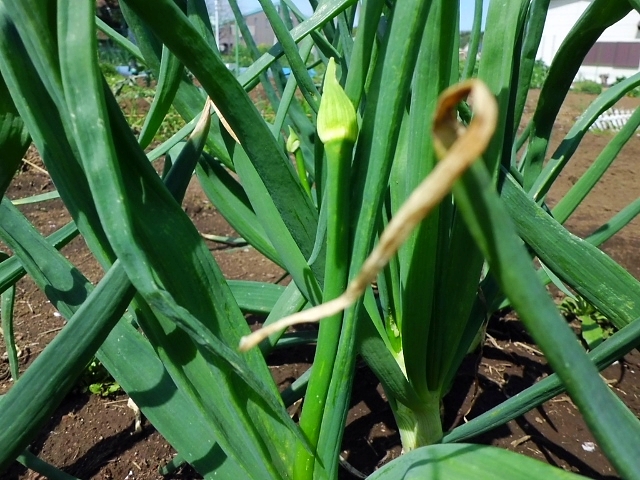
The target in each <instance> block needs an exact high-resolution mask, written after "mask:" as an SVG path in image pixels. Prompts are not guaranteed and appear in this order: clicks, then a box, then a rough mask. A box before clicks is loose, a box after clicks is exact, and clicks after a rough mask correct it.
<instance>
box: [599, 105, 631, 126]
mask: <svg viewBox="0 0 640 480" xmlns="http://www.w3.org/2000/svg"><path fill="white" fill-rule="evenodd" d="M631 114H633V110H618V109H617V108H615V109H614V108H610V109H609V110H607V111H606V112H604V113H603V114H602V115H600V116H599V117H598V119H597V120H596V121H595V122H594V123H593V125H591V127H590V128H589V130H620V129H621V128H622V127H623V126H624V124H625V123H627V121H628V120H629V118H631Z"/></svg>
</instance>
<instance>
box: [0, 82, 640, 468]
mask: <svg viewBox="0 0 640 480" xmlns="http://www.w3.org/2000/svg"><path fill="white" fill-rule="evenodd" d="M535 96H537V92H532V97H535ZM591 100H592V97H589V96H587V95H578V94H571V95H570V96H569V98H568V100H567V103H566V105H565V107H564V108H563V111H562V113H561V115H560V117H559V120H558V122H557V125H556V132H555V134H554V144H557V143H559V141H560V139H561V138H562V136H563V135H564V134H566V132H567V131H568V129H569V127H570V125H571V124H572V123H573V122H574V121H575V119H576V117H577V116H578V115H579V114H580V113H581V112H582V110H583V109H584V108H585V107H586V106H587V105H588V104H589V102H590V101H591ZM624 102H625V105H624V106H625V107H633V108H635V107H637V106H638V105H639V104H640V101H638V100H636V99H624ZM627 104H628V105H627ZM529 114H530V112H529ZM611 138H612V134H609V133H601V134H588V135H587V136H586V138H585V139H584V141H583V142H582V146H581V147H580V149H579V151H578V152H577V153H576V155H575V156H574V159H573V160H572V161H571V163H570V165H569V167H568V169H567V171H566V172H564V173H563V175H562V177H561V178H560V179H559V181H558V182H556V186H554V188H553V190H552V191H551V194H550V201H551V203H553V199H554V198H558V197H559V196H560V195H562V194H563V193H564V192H566V191H567V189H568V188H569V187H570V186H571V185H572V184H573V182H575V179H576V178H577V177H578V176H579V175H580V174H581V173H582V172H583V171H584V170H585V169H586V168H587V167H588V166H589V165H590V163H591V162H592V161H593V160H594V159H595V157H596V156H597V154H598V153H599V152H600V151H601V150H602V148H603V147H604V146H605V145H606V143H607V142H608V141H609V140H610V139H611ZM639 154H640V140H638V139H637V138H634V139H632V140H631V141H630V142H629V144H628V146H627V147H626V148H625V149H624V151H623V152H622V153H621V155H620V156H619V158H618V159H617V160H616V162H615V163H614V165H613V166H612V168H611V169H610V171H609V172H608V173H607V174H606V175H605V177H604V178H603V180H602V181H601V182H600V184H599V185H598V187H597V188H596V189H595V191H594V192H593V193H591V194H590V195H589V196H588V197H587V199H586V201H585V202H584V203H583V205H582V206H581V207H580V208H579V209H578V211H577V212H576V213H575V214H574V215H573V217H572V218H571V219H570V220H569V222H567V225H568V226H569V228H570V229H571V230H572V231H574V232H575V233H577V234H579V235H581V236H584V235H587V234H589V233H590V232H592V231H593V230H595V229H596V228H597V227H599V226H600V225H601V224H603V223H604V222H606V220H607V219H608V218H610V217H611V216H612V215H613V214H615V213H616V212H617V211H618V210H620V209H621V208H622V207H624V206H625V205H627V204H628V203H629V202H630V201H632V200H634V199H635V198H637V197H638V194H639V193H640V182H638V181H637V177H636V175H637V172H638V167H637V163H636V162H637V159H638V158H639ZM27 160H29V161H30V162H32V163H35V164H38V163H39V162H38V158H37V153H36V152H35V151H30V152H29V154H28V156H27ZM52 189H53V185H52V183H51V181H50V179H49V177H48V175H47V174H46V172H41V171H40V170H38V169H36V168H34V167H27V168H25V171H23V172H21V173H20V174H19V175H18V176H17V177H16V179H15V180H14V182H13V184H12V186H11V188H10V190H9V196H10V197H11V198H20V197H26V196H30V195H34V194H38V193H42V192H45V191H48V190H52ZM184 205H185V210H186V212H187V213H188V214H189V216H190V217H191V218H192V219H193V221H194V223H195V224H196V225H197V227H198V229H199V230H200V231H201V232H203V233H208V234H216V235H230V236H233V235H234V232H233V230H232V229H231V228H230V227H229V226H228V224H227V223H226V222H225V221H224V219H223V218H222V217H221V215H220V214H219V213H218V212H217V211H216V210H215V209H214V208H213V207H211V205H210V204H209V202H208V201H207V200H206V198H205V196H204V195H203V193H202V192H201V190H200V189H199V188H198V186H197V185H195V184H192V185H191V186H190V188H189V191H188V194H187V197H186V199H185V203H184ZM22 211H23V212H25V214H26V215H27V216H28V217H29V219H30V220H31V221H32V222H33V223H34V225H35V226H36V227H37V228H38V229H40V231H41V232H43V233H47V234H48V233H51V232H53V231H55V230H56V229H57V228H60V227H61V226H62V225H64V224H65V223H66V222H67V221H68V220H69V216H68V214H67V213H66V210H65V209H64V206H63V205H62V203H61V202H60V201H59V200H57V201H49V202H46V203H43V204H38V205H36V206H26V207H24V208H22ZM639 236H640V221H639V220H638V219H636V220H634V221H633V222H632V223H631V224H630V225H629V226H627V227H626V228H625V229H624V230H623V231H622V232H620V233H619V234H618V235H616V236H615V237H614V238H613V239H612V240H610V241H609V242H607V243H606V244H605V245H604V250H605V251H606V252H607V253H608V254H610V255H611V256H612V257H613V258H614V259H615V260H617V261H618V262H620V263H621V264H622V265H623V266H625V267H626V268H627V269H629V270H630V272H631V273H632V274H633V275H634V276H636V278H640V250H639V249H638V248H637V246H638V238H639ZM210 248H211V251H212V253H213V255H214V256H215V258H216V259H217V261H218V262H219V264H220V266H221V267H222V269H223V271H224V272H225V274H226V276H227V277H228V278H232V279H250V280H260V281H267V282H275V281H276V280H278V279H279V278H280V277H281V276H282V274H283V272H282V270H280V269H279V268H278V267H276V266H275V265H273V264H272V263H271V262H269V261H268V260H266V259H264V258H263V257H262V256H261V255H260V254H258V253H257V252H256V251H255V250H253V249H252V248H250V247H241V248H231V247H228V246H224V245H221V244H216V243H213V242H211V243H210ZM63 252H64V254H65V255H66V256H67V257H68V258H69V259H70V260H71V261H72V262H73V263H74V264H75V265H76V266H77V267H78V268H79V269H80V270H81V271H82V272H83V273H84V274H85V275H86V276H87V277H88V278H89V279H90V280H91V281H93V282H97V281H98V280H99V279H100V278H101V276H102V271H101V269H100V268H99V267H98V265H97V264H96V262H95V260H94V259H93V257H92V256H91V254H90V253H89V252H88V250H87V249H86V247H85V245H84V243H83V241H82V240H81V239H76V240H74V241H73V242H72V243H71V244H70V245H68V246H67V247H65V248H64V250H63ZM62 325H63V322H62V318H61V317H60V316H59V314H57V312H56V311H55V309H54V308H53V307H52V306H51V304H50V303H49V302H48V301H47V300H46V298H45V297H44V295H43V294H42V293H41V292H40V291H39V290H38V289H37V288H36V287H35V286H34V284H33V283H32V282H31V281H30V280H28V279H23V280H21V281H20V282H19V283H18V301H17V304H16V312H15V330H16V332H17V343H18V347H19V348H20V349H21V350H22V352H23V353H22V357H21V361H22V368H26V367H28V365H29V364H30V363H31V362H32V361H33V359H34V358H35V357H36V356H37V355H38V353H39V352H41V351H42V349H43V348H44V347H45V346H46V345H47V343H48V342H50V341H51V339H52V338H53V337H54V336H55V335H56V333H57V332H58V331H59V330H60V328H61V327H62ZM488 334H489V335H488V336H487V340H486V342H485V343H484V346H483V348H482V350H481V354H474V355H469V356H468V357H467V359H466V360H465V363H464V365H463V368H462V369H461V373H460V375H459V376H458V378H457V379H456V382H455V384H454V386H453V388H452V391H451V393H450V394H449V396H448V397H447V398H446V400H445V428H450V427H451V426H453V425H455V424H459V423H460V422H464V421H467V420H470V419H472V418H474V417H475V416H477V415H479V414H481V413H482V412H484V411H487V410H488V409H490V408H491V407H493V406H495V405H497V404H498V403H500V402H502V401H504V400H505V399H506V398H509V397H510V396H513V395H514V394H516V393H518V392H519V391H521V390H523V389H525V388H526V387H527V386H529V385H532V384H533V383H535V382H536V381H537V380H539V379H541V378H543V377H544V376H547V375H549V374H550V373H551V372H550V370H549V368H548V367H547V366H546V362H545V360H544V358H543V357H542V355H541V354H540V353H539V352H538V351H537V349H536V346H535V345H534V344H533V342H532V341H531V339H530V337H529V336H528V335H527V333H526V332H524V330H523V329H522V326H521V325H520V323H519V322H518V320H517V318H515V316H513V315H512V314H508V313H507V314H505V315H503V316H500V317H496V318H494V319H492V320H491V323H490V324H489V328H488ZM2 353H4V347H3V346H0V354H2ZM312 357H313V349H312V348H311V347H304V348H302V347H301V348H297V349H294V350H293V351H288V352H287V355H286V356H285V355H284V354H283V353H276V354H274V355H273V356H272V357H271V358H270V360H269V364H270V368H271V370H272V372H273V375H274V378H275V379H276V382H277V383H278V384H279V385H281V387H282V388H284V387H285V386H287V385H288V384H290V383H291V382H292V381H293V380H294V379H295V378H297V377H298V376H299V375H300V374H301V373H303V372H304V371H305V370H306V369H307V368H308V367H309V364H310V362H311V360H312ZM639 372H640V354H638V352H633V353H632V354H629V355H627V356H626V357H625V358H624V359H622V360H621V361H620V362H618V363H617V364H616V365H614V366H612V367H610V368H609V369H607V370H606V371H605V372H603V375H604V377H605V378H606V379H608V380H610V381H611V387H612V389H613V390H614V391H615V392H616V393H617V394H618V395H619V396H620V397H621V398H622V399H623V400H624V402H625V403H626V404H627V405H628V406H629V407H630V408H631V409H632V410H633V411H634V412H635V413H636V414H640V373H639ZM10 387H11V381H10V377H9V374H8V364H7V363H6V360H2V361H0V394H2V393H5V392H6V391H7V390H8V389H9V388H10ZM353 392H354V393H353V399H352V406H351V410H350V412H349V416H348V421H347V427H346V430H345V435H344V440H343V454H342V456H343V458H344V460H346V461H347V462H348V463H349V464H350V465H351V466H352V467H353V468H355V469H357V470H359V471H361V472H363V473H365V474H369V473H371V472H372V471H374V470H375V469H376V468H377V467H379V466H381V465H383V464H384V463H386V462H388V461H390V460H392V459H393V458H396V457H397V456H398V455H399V454H400V439H399V435H398V434H397V431H396V429H395V423H394V419H393V415H392V413H391V410H390V408H389V406H388V404H387V402H386V399H385V396H384V393H383V392H382V388H381V387H380V385H379V383H378V381H377V380H376V378H375V377H374V376H373V374H372V373H371V372H370V371H369V370H368V369H367V367H366V366H365V365H364V364H362V363H358V365H357V371H356V377H355V386H354V389H353ZM126 400H127V397H126V396H125V395H124V394H118V395H115V396H112V397H109V398H101V397H98V396H92V395H88V394H86V393H81V392H78V391H76V392H74V393H72V394H70V395H69V396H68V397H67V398H66V399H65V401H64V402H63V404H62V405H61V406H60V407H59V408H58V410H57V412H56V414H55V415H54V417H53V418H52V419H51V420H50V422H49V423H48V424H47V425H46V426H45V428H43V429H42V431H41V432H40V434H39V436H38V437H37V439H36V440H34V442H33V443H32V446H31V449H32V451H33V452H34V453H37V454H38V455H39V456H40V457H41V458H43V459H44V460H46V461H48V462H50V463H52V464H54V465H56V466H58V467H60V468H62V469H64V470H65V471H66V472H68V473H70V474H72V475H75V476H77V477H80V478H86V479H88V478H95V479H119V480H121V479H127V480H129V479H156V478H163V477H162V476H161V475H160V474H159V473H158V468H159V467H161V466H163V465H165V464H166V463H167V462H168V461H169V460H171V458H172V457H173V456H174V455H175V452H174V450H173V449H172V448H171V447H170V446H169V445H168V444H167V442H166V441H164V439H163V438H162V437H161V436H160V435H159V434H158V433H157V432H156V431H155V430H154V428H153V426H152V425H150V424H148V423H146V424H144V428H143V430H142V432H141V433H134V431H133V419H134V417H133V412H132V411H131V410H130V409H129V408H127V406H126ZM475 441H478V442H481V443H487V444H492V445H497V446H500V447H503V448H507V449H510V450H514V451H517V452H519V453H523V454H525V455H529V456H532V457H534V458H538V459H541V460H543V461H546V462H548V463H551V464H553V465H557V466H560V467H562V468H565V469H568V470H572V471H575V472H580V473H582V474H584V475H587V476H590V477H593V478H617V476H616V474H615V472H614V471H613V469H612V468H611V466H610V464H609V463H608V461H607V460H606V459H605V458H604V456H603V455H602V453H601V452H600V449H599V448H598V447H597V446H596V447H595V450H594V451H591V448H590V447H591V444H590V443H589V442H593V441H594V440H593V437H592V436H591V434H590V433H589V431H588V429H587V428H586V426H585V425H584V422H583V421H582V419H581V417H580V414H579V413H578V411H577V410H576V408H575V406H574V405H573V403H572V402H571V400H570V399H569V398H568V397H567V396H566V395H560V396H559V397H557V398H555V399H553V400H551V401H549V402H547V403H546V404H544V405H543V406H541V407H540V408H538V409H536V410H533V411H531V412H529V413H527V414H526V415H524V416H523V417H520V418H518V419H516V420H514V421H512V422H509V423H508V424H507V425H505V426H503V427H502V428H499V429H497V430H494V431H492V432H490V433H488V434H485V435H483V436H482V437H480V438H477V439H475ZM0 478H3V479H18V478H20V479H36V478H39V477H38V475H37V474H35V472H31V471H27V470H26V469H25V468H23V467H21V466H20V465H18V464H16V465H15V466H13V467H12V468H11V469H10V470H8V471H7V472H5V473H4V474H2V475H0ZM165 478H176V479H177V478H184V479H189V478H199V477H198V476H197V474H196V473H195V472H194V471H193V470H192V469H190V468H189V467H183V468H182V469H181V470H178V471H177V472H176V473H174V474H172V475H171V476H169V477H165ZM340 478H344V479H347V478H355V477H354V476H353V475H352V474H350V473H348V472H347V470H346V469H341V473H340Z"/></svg>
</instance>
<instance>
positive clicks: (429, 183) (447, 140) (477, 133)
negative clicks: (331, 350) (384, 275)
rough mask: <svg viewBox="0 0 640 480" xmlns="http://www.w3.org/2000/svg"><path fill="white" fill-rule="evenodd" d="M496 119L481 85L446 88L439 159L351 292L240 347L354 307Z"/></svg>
mask: <svg viewBox="0 0 640 480" xmlns="http://www.w3.org/2000/svg"><path fill="white" fill-rule="evenodd" d="M467 96H471V97H472V99H473V106H474V116H473V119H472V120H471V123H470V124H469V126H468V127H466V128H465V127H464V126H463V125H462V124H460V122H458V117H457V105H458V103H460V101H462V100H463V99H465V98H466V97H467ZM497 120H498V107H497V103H496V100H495V98H494V96H493V94H492V93H491V92H490V91H489V89H488V88H487V87H486V86H485V84H484V83H482V82H481V81H479V80H476V79H473V80H468V81H466V82H463V83H460V84H458V85H454V86H452V87H450V88H448V89H447V90H445V91H444V92H443V93H442V95H441V96H440V101H439V103H438V107H437V109H436V114H435V119H434V126H433V136H434V143H435V149H436V154H437V155H438V157H439V158H440V159H441V161H440V162H439V163H438V164H437V165H436V167H435V168H434V169H433V171H432V172H431V174H429V175H428V176H427V177H426V178H425V179H424V180H423V181H422V183H421V184H420V185H418V187H416V189H415V190H414V191H413V192H412V194H411V196H410V197H409V198H408V199H407V201H406V202H405V203H404V204H403V205H402V207H401V208H400V209H399V210H398V212H397V213H396V214H395V215H394V217H393V218H392V219H391V221H390V222H389V225H387V228H386V229H385V230H384V232H383V233H382V235H381V236H380V242H379V243H378V245H377V246H376V247H375V248H374V249H373V251H372V252H371V254H370V255H369V257H368V258H367V259H366V260H365V262H364V264H363V266H362V269H361V270H360V272H359V273H358V275H357V277H356V278H354V279H353V280H352V281H351V282H350V283H349V285H348V286H347V290H346V291H345V292H344V293H343V294H342V295H340V296H339V297H338V298H336V299H334V300H331V301H329V302H326V303H323V304H321V305H318V306H316V307H313V308H310V309H308V310H304V311H302V312H298V313H296V314H294V315H290V316H288V317H285V318H282V319H281V320H278V321H277V322H274V323H272V324H270V325H268V326H266V327H264V328H262V329H260V330H257V331H255V332H253V333H252V334H251V335H248V336H245V337H242V339H241V340H240V346H239V349H240V350H241V351H246V350H248V349H250V348H252V347H255V346H256V345H258V344H259V343H260V342H261V341H262V340H264V339H265V338H267V337H268V336H269V335H271V334H273V333H276V332H278V331H280V330H284V329H285V328H288V327H290V326H293V325H297V324H300V323H308V322H317V321H319V320H321V319H323V318H326V317H329V316H331V315H335V314H336V313H339V312H341V311H342V310H345V309H346V308H348V307H350V306H351V305H353V304H354V303H355V302H356V301H357V300H358V298H359V297H360V296H361V295H362V294H363V293H364V291H365V289H366V288H367V286H368V285H369V284H371V282H373V281H374V280H375V279H376V276H377V275H378V273H379V272H380V270H382V268H384V266H385V265H386V264H387V263H388V262H389V260H390V259H391V257H392V256H393V255H394V254H395V253H396V252H397V251H398V249H399V248H400V246H401V245H402V243H403V242H404V241H405V240H406V239H407V238H408V236H409V235H410V234H411V231H412V230H413V229H414V228H415V227H416V226H417V225H418V223H420V221H422V219H423V218H425V217H426V216H427V215H428V214H429V212H431V211H432V210H433V209H434V208H435V207H436V206H437V205H438V204H439V203H440V202H441V201H442V199H443V198H444V197H445V196H446V195H447V194H448V193H449V192H450V191H451V188H452V187H453V184H454V183H455V182H456V180H458V178H460V177H461V176H462V174H464V172H465V171H466V170H467V169H468V168H469V167H470V166H471V165H472V164H473V162H474V161H475V160H476V159H477V158H478V157H480V156H481V155H482V153H483V152H484V151H485V150H486V148H487V146H488V145H489V142H490V140H491V136H492V135H493V132H494V131H495V128H496V124H497Z"/></svg>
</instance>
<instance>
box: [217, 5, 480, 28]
mask: <svg viewBox="0 0 640 480" xmlns="http://www.w3.org/2000/svg"><path fill="white" fill-rule="evenodd" d="M208 1H209V2H211V3H213V0H208ZM293 1H294V3H295V4H296V5H298V8H300V10H301V11H302V13H304V14H306V15H310V14H311V5H310V4H309V1H308V0H293ZM474 3H475V2H474V0H460V29H461V30H471V24H472V23H473V10H474V7H473V6H474ZM238 4H239V5H240V9H241V10H242V11H243V12H249V11H253V10H258V9H259V8H260V3H259V2H258V0H238ZM483 4H484V8H483V10H484V12H483V13H484V16H485V17H486V13H487V8H488V6H489V1H488V0H485V1H484V2H483Z"/></svg>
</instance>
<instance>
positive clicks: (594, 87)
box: [572, 80, 602, 95]
mask: <svg viewBox="0 0 640 480" xmlns="http://www.w3.org/2000/svg"><path fill="white" fill-rule="evenodd" d="M572 90H573V91H574V92H577V93H588V94H589V95H600V94H601V93H602V85H600V84H599V83H598V82H594V81H592V80H583V81H580V82H576V83H574V84H573V87H572Z"/></svg>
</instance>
